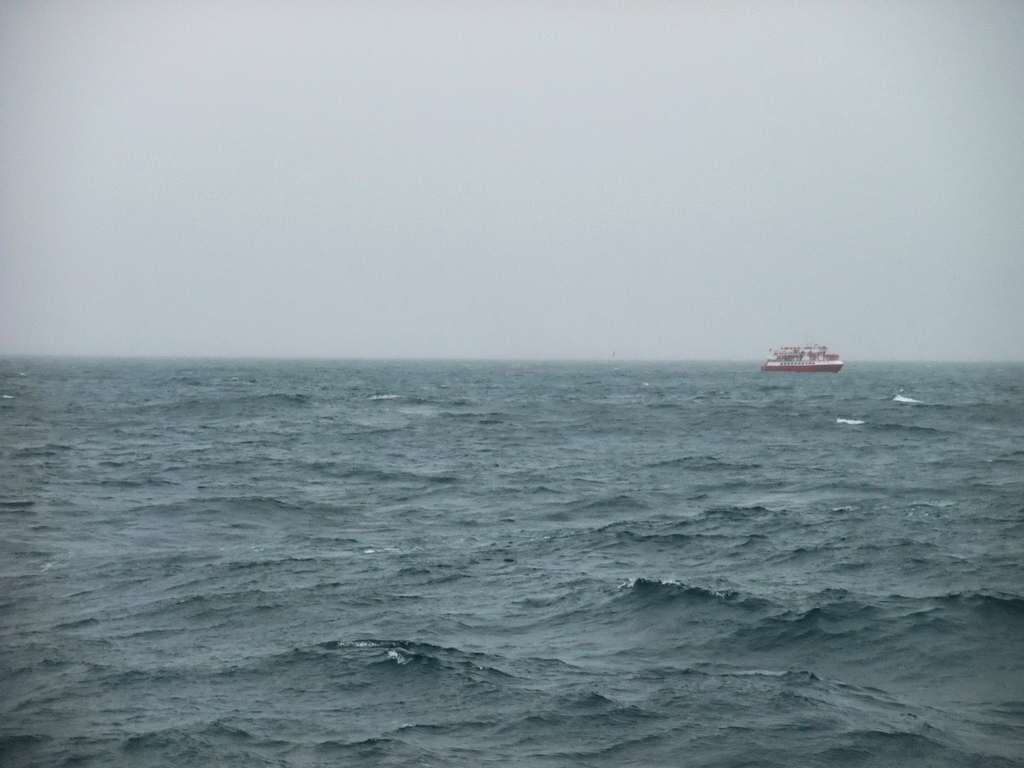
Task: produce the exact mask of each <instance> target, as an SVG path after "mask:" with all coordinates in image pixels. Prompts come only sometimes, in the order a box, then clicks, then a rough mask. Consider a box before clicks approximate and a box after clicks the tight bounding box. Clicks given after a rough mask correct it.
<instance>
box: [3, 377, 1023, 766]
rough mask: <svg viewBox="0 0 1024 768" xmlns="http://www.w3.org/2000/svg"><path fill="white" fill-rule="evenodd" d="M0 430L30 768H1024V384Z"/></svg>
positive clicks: (129, 414)
mask: <svg viewBox="0 0 1024 768" xmlns="http://www.w3.org/2000/svg"><path fill="white" fill-rule="evenodd" d="M894 398H896V399H894ZM0 430H2V431H0V437H2V445H0V450H2V456H3V458H2V466H0V472H2V474H0V525H2V531H3V536H2V541H0V555H2V557H0V578H2V592H0V617H2V618H0V675H2V678H0V683H2V690H3V694H2V695H0V737H2V740H0V763H2V764H3V765H5V766H62V765H76V766H113V765H124V766H168V765H192V766H195V765H211V766H213V765H217V766H230V765H237V766H260V765H267V766H366V765H380V766H486V765H503V766H624V765H631V766H667V765H679V766H742V765H763V766H786V767H787V768H789V767H790V766H831V765H864V766H894V765H900V766H1009V765H1015V766H1020V765H1024V580H1022V569H1021V559H1022V553H1024V367H1021V366H1019V365H1018V366H1013V365H1003V366H999V365H985V366H951V365H934V366H925V365H896V364H888V365H856V364H848V366H847V368H846V369H845V370H843V371H842V372H841V373H839V374H836V375H829V374H813V375H809V374H803V375H801V374H766V373H761V372H760V371H759V370H757V366H756V365H728V364H707V365H698V364H661V365H654V364H650V365H641V364H623V365H620V366H617V367H616V366H614V365H611V364H601V365H597V364H594V365H584V364H578V365H560V364H512V363H492V364H485V363H377V362H363V363H361V362H337V363H314V362H276V363H272V362H219V363H213V362H181V361H178V362H170V361H163V362H113V361H105V362H101V361H47V360H6V361H0Z"/></svg>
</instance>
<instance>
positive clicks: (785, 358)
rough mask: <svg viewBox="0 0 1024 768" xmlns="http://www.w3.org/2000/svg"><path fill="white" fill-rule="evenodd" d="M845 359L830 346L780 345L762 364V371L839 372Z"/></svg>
mask: <svg viewBox="0 0 1024 768" xmlns="http://www.w3.org/2000/svg"><path fill="white" fill-rule="evenodd" d="M842 367H843V361H842V360H840V359H839V355H837V354H835V353H834V352H829V351H828V347H826V346H823V345H821V344H812V345H810V346H806V347H779V348H778V349H773V350H772V356H771V357H769V358H768V359H767V360H765V362H764V365H762V366H761V370H762V371H791V372H793V373H839V369H840V368H842Z"/></svg>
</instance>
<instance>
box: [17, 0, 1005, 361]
mask: <svg viewBox="0 0 1024 768" xmlns="http://www.w3.org/2000/svg"><path fill="white" fill-rule="evenodd" d="M1021 40H1024V3H1019V2H1005V3H997V2H980V3H978V2H946V3H943V2H938V1H936V2H920V3H916V2H904V1H903V0H900V1H898V2H897V1H896V0H893V1H891V2H821V1H820V0H813V1H809V2H806V3H804V2H781V3H780V2H764V3H754V2H722V3H717V2H716V3H710V2H697V1H693V2H686V1H685V0H680V1H676V2H635V1H634V2H600V1H598V2H592V3H580V2H511V3H481V2H440V1H438V2H413V1H412V0H409V1H407V2H391V1H389V0H384V1H383V2H370V1H369V0H364V1H358V0H350V1H349V2H341V1H337V2H329V1H326V0H325V1H324V2H312V1H311V2H285V1H284V0H280V2H261V1H260V0H237V1H236V2H228V1H222V0H205V1H204V2H202V3H198V2H196V3H191V2H184V3H183V2H171V0H167V1H166V2H160V0H150V1H148V2H146V1H143V2H128V1H127V0H125V1H124V2H102V1H100V2H94V1H90V0H81V2H74V3H68V2H49V1H47V0H32V1H31V2H29V1H28V0H0V168H2V175H0V249H2V250H0V259H2V261H0V302H2V303H0V353H41V354H51V353H74V354H115V355H125V354H150V355H215V356H220V355H258V356H263V355H270V356H324V357H461V358H465V357H470V358H507V357H514V358H522V357H528V358H598V359H601V358H610V357H611V356H612V354H613V353H615V354H616V355H617V356H618V357H619V358H623V359H629V358H665V359H734V360H746V359H750V360H756V359H761V358H763V357H764V356H765V353H766V352H767V350H768V347H771V346H776V345H780V344H791V343H800V342H804V341H818V342H822V343H826V344H829V345H830V346H831V347H833V348H834V349H835V350H836V351H839V352H840V353H842V354H843V356H844V358H845V359H847V360H848V361H855V360H858V359H861V360H866V359H908V360H910V359H933V360H951V359H966V360H975V359H983V360H984V359H1001V360H1024V44H1022V43H1021Z"/></svg>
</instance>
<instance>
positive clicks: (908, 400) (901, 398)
mask: <svg viewBox="0 0 1024 768" xmlns="http://www.w3.org/2000/svg"><path fill="white" fill-rule="evenodd" d="M892 400H893V402H894V403H920V402H921V401H920V400H915V399H914V398H912V397H904V396H903V395H896V396H895V397H894V398H893V399H892Z"/></svg>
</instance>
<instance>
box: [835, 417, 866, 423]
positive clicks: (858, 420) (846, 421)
mask: <svg viewBox="0 0 1024 768" xmlns="http://www.w3.org/2000/svg"><path fill="white" fill-rule="evenodd" d="M863 423H864V422H863V421H861V420H860V419H843V418H838V419H836V424H863Z"/></svg>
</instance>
